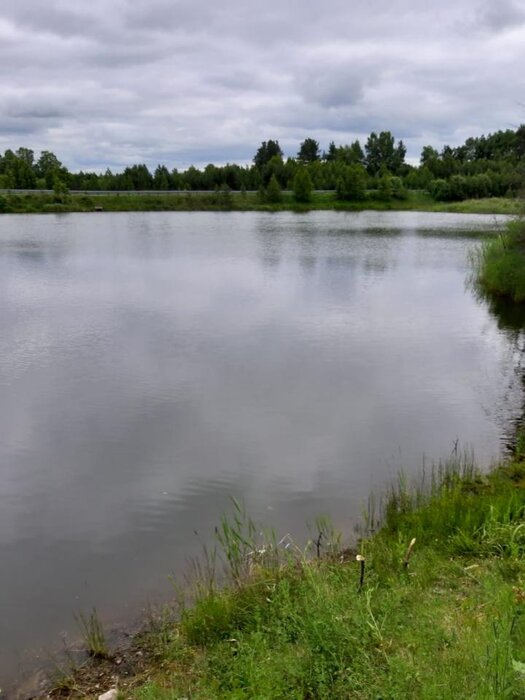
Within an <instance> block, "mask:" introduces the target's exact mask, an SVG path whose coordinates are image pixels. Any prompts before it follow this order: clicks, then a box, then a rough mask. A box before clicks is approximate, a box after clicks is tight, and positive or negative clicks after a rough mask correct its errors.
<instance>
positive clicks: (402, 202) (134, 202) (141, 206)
mask: <svg viewBox="0 0 525 700" xmlns="http://www.w3.org/2000/svg"><path fill="white" fill-rule="evenodd" d="M522 208H523V202H522V201H521V200H520V199H519V198H510V197H490V198H484V199H466V200H463V201H460V202H437V201H435V200H434V199H433V198H432V197H431V196H430V195H429V194H428V193H426V192H423V191H420V190H418V191H409V192H408V193H407V196H406V198H404V199H389V200H383V199H380V198H379V197H377V196H376V194H375V193H374V192H370V193H369V194H368V196H367V198H366V199H364V200H360V201H339V200H336V199H335V194H334V192H332V191H323V192H314V193H313V195H312V201H311V202H309V203H298V202H296V201H295V200H294V196H293V193H292V192H291V191H283V192H282V201H281V202H279V203H275V204H268V203H261V202H260V199H259V196H258V193H257V192H231V191H224V190H217V191H210V192H203V191H197V190H195V191H166V192H159V191H151V192H149V191H148V192H146V191H141V192H96V193H88V192H68V193H61V194H57V193H53V192H52V191H48V190H45V191H42V190H33V191H30V190H25V191H18V192H16V191H12V190H11V191H4V192H0V214H59V213H100V212H139V211H142V212H151V211H184V212H189V211H223V212H239V211H261V212H279V211H291V212H296V213H306V212H309V211H343V212H361V211H419V212H434V213H455V214H489V215H491V214H492V215H508V216H516V215H518V214H519V213H520V212H521V211H522Z"/></svg>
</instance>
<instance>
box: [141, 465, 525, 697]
mask: <svg viewBox="0 0 525 700" xmlns="http://www.w3.org/2000/svg"><path fill="white" fill-rule="evenodd" d="M524 484H525V465H524V464H523V462H521V461H518V460H517V461H514V462H512V463H508V464H506V465H505V466H503V467H500V468H497V469H495V470H494V471H493V472H491V473H490V474H489V475H483V474H481V473H480V472H478V471H477V470H476V469H475V467H474V466H473V465H472V463H471V462H470V461H469V460H468V459H462V460H456V461H455V462H453V463H449V464H446V465H442V466H441V467H438V468H437V469H436V470H434V471H433V473H432V474H430V475H429V477H428V478H427V479H423V480H422V481H421V483H420V484H419V485H418V486H417V487H414V488H409V487H408V486H407V485H406V481H405V480H404V479H400V480H399V483H398V484H397V485H396V486H395V487H394V488H393V489H392V491H391V493H390V494H388V495H387V497H386V499H385V500H384V502H383V503H382V504H381V506H380V510H381V521H382V526H381V527H380V529H379V530H378V531H377V532H375V533H374V534H370V533H368V534H365V535H364V537H363V539H362V540H361V542H360V544H359V552H360V555H361V556H362V557H364V559H365V576H364V582H363V586H362V587H360V585H359V579H360V567H361V564H360V563H359V562H358V561H357V560H356V550H343V549H339V550H336V548H335V547H333V546H329V547H328V553H327V554H326V555H325V556H321V557H317V556H315V545H314V544H313V541H314V540H315V539H316V537H314V539H313V541H312V543H310V546H309V547H307V548H306V550H302V551H300V550H299V549H297V548H296V547H294V546H287V547H285V546H283V543H281V544H279V543H277V541H276V539H275V537H273V536H270V537H268V536H262V535H261V534H260V530H259V528H257V527H255V525H254V524H253V522H252V521H251V520H250V519H249V518H247V517H246V514H244V513H243V511H242V508H240V507H239V506H238V505H236V506H235V508H234V513H233V516H232V517H231V518H229V519H225V520H224V521H223V523H222V530H221V532H222V534H221V538H222V545H223V550H222V553H223V556H222V558H223V561H224V563H225V565H226V567H227V570H228V572H229V575H230V581H231V583H230V584H229V585H226V586H225V587H223V588H222V589H221V588H218V587H216V586H215V585H212V586H211V587H210V586H206V587H200V588H198V593H197V594H196V599H195V600H194V601H193V604H192V605H191V606H189V607H187V608H183V610H182V616H181V619H180V621H179V622H178V623H174V622H173V620H171V619H170V620H166V622H165V624H161V625H160V626H158V627H157V628H156V629H155V630H154V631H152V632H150V633H149V634H146V635H145V636H144V637H143V638H142V640H141V642H140V643H141V645H142V649H143V650H144V651H145V653H147V654H149V670H148V673H147V674H146V679H145V680H142V681H141V682H140V683H139V685H138V686H137V687H135V689H134V690H133V691H129V692H128V693H127V695H129V694H130V693H131V696H132V697H134V698H136V699H137V700H153V699H157V700H160V699H163V700H165V699H168V698H169V699H172V698H180V697H185V698H192V699H202V700H204V699H206V700H209V699H212V698H221V699H225V700H234V699H235V700H237V699H240V698H258V699H259V698H260V699H261V700H263V699H266V698H267V699H268V700H270V699H272V700H275V699H278V698H283V699H284V698H286V699H289V698H297V699H299V698H300V699H301V700H307V699H312V700H313V699H314V698H315V699H323V698H326V699H328V698H330V699H333V698H356V699H358V698H359V699H365V698H366V699H370V700H372V699H374V700H379V699H380V698H384V699H387V698H388V699H389V700H397V699H400V700H401V699H404V700H405V699H409V698H413V699H414V700H416V699H417V700H431V699H432V700H444V699H447V698H451V699H452V698H454V699H455V698H463V699H465V698H476V699H480V700H485V699H487V700H488V699H489V698H491V699H492V698H493V699H499V698H514V699H517V698H523V697H525V675H524V670H525V617H524V614H525V564H524V560H523V555H524V554H525V520H524V517H523V515H524V509H525V489H524ZM375 521H376V516H375V514H373V513H369V517H368V526H369V527H373V526H374V523H375ZM321 527H322V528H323V529H324V531H325V532H331V531H330V529H329V527H328V526H327V521H323V522H322V525H321ZM320 531H321V530H320V528H319V527H318V528H317V537H318V536H319V533H320ZM225 533H227V534H225ZM330 537H332V534H331V535H330ZM413 538H416V542H415V545H414V546H413V549H412V552H411V556H410V559H409V561H408V563H407V551H408V549H409V545H410V542H411V541H412V540H413ZM327 543H328V537H327ZM332 544H333V543H332ZM288 545H289V543H288Z"/></svg>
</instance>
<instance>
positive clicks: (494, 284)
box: [473, 221, 525, 303]
mask: <svg viewBox="0 0 525 700" xmlns="http://www.w3.org/2000/svg"><path fill="white" fill-rule="evenodd" d="M473 264H474V277H475V282H476V286H477V288H478V290H479V291H480V292H482V293H483V294H486V295H488V296H489V297H502V298H506V299H509V300H511V301H513V302H518V303H522V302H524V301H525V222H524V221H514V222H512V223H510V224H509V225H508V226H507V229H506V231H505V232H504V233H502V234H500V235H499V236H498V237H497V238H492V239H490V240H487V241H486V242H485V243H484V244H483V246H482V247H481V248H480V249H479V250H478V251H477V254H476V255H475V257H474V259H473Z"/></svg>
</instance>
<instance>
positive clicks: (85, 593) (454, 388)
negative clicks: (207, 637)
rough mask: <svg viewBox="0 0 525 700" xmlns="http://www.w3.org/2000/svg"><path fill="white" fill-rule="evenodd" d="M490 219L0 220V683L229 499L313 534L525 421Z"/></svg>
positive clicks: (123, 608) (279, 525) (165, 567)
mask: <svg viewBox="0 0 525 700" xmlns="http://www.w3.org/2000/svg"><path fill="white" fill-rule="evenodd" d="M501 225H502V220H501V219H497V218H496V217H493V216H479V215H472V216H467V215H455V214H428V213H417V212H390V213H389V212H384V213H381V212H361V213H343V212H341V213H338V212H311V213H308V214H293V213H279V214H268V213H255V212H248V213H129V214H104V213H100V214H85V215H83V214H71V215H49V216H7V215H4V216H2V217H1V218H0V323H1V329H2V332H1V335H0V426H1V436H2V439H1V441H0V561H1V572H2V573H1V576H0V609H1V614H0V678H1V679H2V684H0V685H1V687H4V688H5V687H6V685H7V684H8V683H10V682H11V681H12V680H13V679H14V678H15V677H16V676H17V675H18V674H22V673H24V672H25V671H26V670H27V668H29V667H31V665H32V664H34V660H35V655H39V657H40V659H44V660H45V659H46V654H47V653H48V652H49V651H52V650H53V649H57V648H60V646H61V644H62V642H61V640H62V639H65V640H66V642H67V641H68V640H72V639H75V637H76V636H77V632H76V630H75V622H74V615H75V613H77V612H78V611H86V612H89V611H90V610H91V609H92V608H93V607H94V606H95V607H96V608H97V610H98V611H99V614H100V617H101V618H102V619H103V620H104V621H105V622H106V623H107V624H108V625H112V624H114V623H116V622H119V621H129V620H131V619H135V618H136V617H137V616H138V615H139V614H140V611H141V610H143V609H144V607H145V606H146V605H147V603H148V602H149V601H162V600H166V599H167V598H168V596H169V595H170V593H171V583H170V580H169V577H170V576H171V575H174V576H175V577H176V578H177V579H178V580H183V576H184V573H185V571H187V568H188V559H189V557H191V556H194V555H196V554H198V553H199V551H200V548H201V546H202V544H203V543H206V542H210V541H211V540H212V539H213V528H214V525H215V524H217V523H218V521H219V518H220V516H221V514H222V513H223V512H225V511H227V510H228V509H229V508H230V498H231V497H232V496H234V497H237V498H240V499H242V500H243V501H244V503H245V504H246V507H247V509H248V510H249V512H250V513H251V514H252V515H253V516H254V517H255V518H256V519H257V520H260V521H263V522H264V523H266V524H267V525H271V526H273V527H275V528H276V530H277V531H278V533H282V534H285V533H288V532H290V533H292V534H293V535H295V536H296V537H297V538H298V539H299V540H301V539H302V538H305V537H306V536H307V533H308V528H307V523H308V522H311V521H312V520H313V519H314V518H315V517H316V516H317V515H320V514H329V515H330V516H331V517H332V520H333V522H334V524H335V525H336V526H337V527H338V528H340V529H342V530H343V531H344V532H345V533H347V535H348V536H350V535H351V533H352V528H353V527H354V525H355V523H356V521H357V520H358V519H359V517H360V514H361V511H362V508H363V504H364V503H366V499H367V496H368V494H369V493H370V491H371V490H373V489H375V490H381V488H384V487H385V485H386V484H387V483H388V482H389V480H391V479H392V478H393V477H394V476H395V475H396V473H397V472H398V470H400V469H401V468H403V469H404V470H405V471H406V472H407V473H409V474H416V473H417V472H418V470H419V469H421V466H422V464H423V462H424V461H425V462H426V463H430V462H432V461H433V460H438V459H440V458H445V459H446V458H447V457H448V456H450V454H451V452H452V451H453V449H454V445H455V444H456V441H458V440H459V444H460V445H462V446H463V447H465V448H469V447H470V446H472V447H473V448H474V450H475V454H476V457H477V459H478V461H479V462H480V463H481V464H482V465H489V464H490V462H491V461H492V460H494V459H495V458H497V457H498V456H499V455H500V454H501V453H502V450H504V448H505V445H506V444H507V441H508V439H509V434H510V433H511V431H512V425H513V421H514V420H515V418H516V417H517V416H518V415H519V413H520V410H521V399H522V396H521V383H520V376H519V373H518V370H517V368H518V360H519V358H518V355H519V345H518V337H517V333H516V332H514V331H513V330H512V328H511V327H508V326H507V325H506V324H505V323H502V322H501V320H500V319H498V318H497V317H496V316H495V315H494V314H493V313H492V312H491V310H490V309H489V308H488V307H487V305H486V303H485V302H483V301H481V300H479V299H477V298H476V295H475V294H474V292H473V291H472V290H471V289H470V288H469V286H468V284H467V283H466V280H467V278H468V274H469V264H468V255H469V252H470V251H472V250H473V249H474V248H475V246H477V245H479V242H480V240H481V239H482V237H483V236H485V235H490V234H489V232H491V231H494V230H495V229H496V228H497V227H498V226H501Z"/></svg>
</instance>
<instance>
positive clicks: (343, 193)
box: [335, 165, 367, 202]
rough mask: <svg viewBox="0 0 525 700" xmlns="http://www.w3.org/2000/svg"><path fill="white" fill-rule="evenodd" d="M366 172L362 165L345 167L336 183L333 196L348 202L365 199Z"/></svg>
mask: <svg viewBox="0 0 525 700" xmlns="http://www.w3.org/2000/svg"><path fill="white" fill-rule="evenodd" d="M366 181H367V177H366V170H365V169H364V167H363V166H362V165H347V166H345V167H344V168H343V169H342V171H341V174H340V176H339V179H338V181H337V185H336V190H335V196H336V198H337V199H341V200H346V201H350V202H354V201H360V200H363V199H365V198H366Z"/></svg>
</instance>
